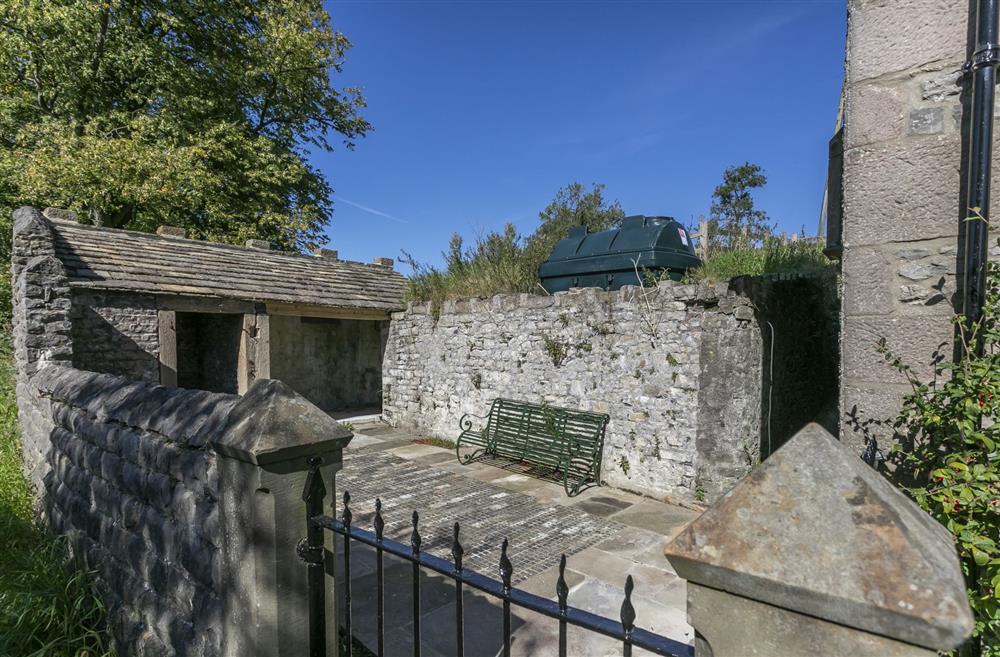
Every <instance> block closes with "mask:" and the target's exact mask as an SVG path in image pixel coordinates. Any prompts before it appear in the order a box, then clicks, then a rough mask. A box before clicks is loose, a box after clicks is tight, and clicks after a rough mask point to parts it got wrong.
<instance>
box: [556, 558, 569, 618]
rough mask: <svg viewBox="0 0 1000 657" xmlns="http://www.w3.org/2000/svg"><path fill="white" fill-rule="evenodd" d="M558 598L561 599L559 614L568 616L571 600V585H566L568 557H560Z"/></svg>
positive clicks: (557, 584) (557, 582)
mask: <svg viewBox="0 0 1000 657" xmlns="http://www.w3.org/2000/svg"><path fill="white" fill-rule="evenodd" d="M556 597H558V598H559V613H560V614H562V615H563V616H565V615H566V607H567V606H568V604H567V600H568V598H569V584H567V583H566V555H565V554H564V555H562V556H561V557H559V579H558V580H556Z"/></svg>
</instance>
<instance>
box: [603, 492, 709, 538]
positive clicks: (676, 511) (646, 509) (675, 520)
mask: <svg viewBox="0 0 1000 657" xmlns="http://www.w3.org/2000/svg"><path fill="white" fill-rule="evenodd" d="M699 515H701V514H700V513H699V512H698V511H693V510H691V509H686V508H684V507H680V506H674V505H672V504H664V503H662V502H656V501H654V500H647V501H644V502H640V503H638V504H634V505H632V506H631V507H629V508H628V509H625V510H623V511H620V512H619V513H616V514H614V515H613V516H610V518H611V519H612V520H614V521H615V522H620V523H622V524H623V525H630V526H632V527H640V528H642V529H646V530H650V531H654V532H656V533H658V534H660V535H661V536H663V537H664V538H665V539H666V540H667V541H669V540H670V539H671V538H673V537H674V536H676V535H677V534H679V533H680V532H681V530H682V529H684V528H685V527H687V526H688V524H689V523H690V522H691V521H693V520H694V519H695V518H697V517H698V516H699Z"/></svg>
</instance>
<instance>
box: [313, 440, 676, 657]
mask: <svg viewBox="0 0 1000 657" xmlns="http://www.w3.org/2000/svg"><path fill="white" fill-rule="evenodd" d="M320 464H321V462H320V461H319V460H318V459H317V460H313V461H311V462H310V466H311V467H310V471H309V474H308V476H307V478H306V483H305V487H304V489H303V491H302V499H303V501H304V502H305V507H306V520H307V523H308V525H307V526H308V533H307V535H306V538H304V539H302V541H301V542H300V543H299V547H298V553H299V557H300V558H301V559H302V561H304V562H305V563H306V564H308V567H309V579H308V581H309V584H308V593H307V595H308V600H309V655H310V657H327V655H326V645H327V644H326V638H327V636H326V633H327V628H326V590H325V587H326V586H327V584H326V581H325V578H326V571H325V568H324V554H325V549H324V545H323V544H324V531H326V530H329V531H331V532H333V533H334V534H335V535H339V536H341V537H343V565H344V578H343V582H342V584H341V585H342V586H343V591H344V604H345V609H344V633H345V635H346V637H347V640H346V641H345V642H344V644H346V653H347V655H348V657H350V656H351V653H352V645H351V644H352V640H351V639H352V637H353V634H352V624H353V620H354V619H353V618H352V609H351V543H352V541H357V542H358V543H361V544H363V545H367V546H370V547H372V548H374V549H375V567H376V596H377V600H376V618H375V622H376V636H377V647H376V654H377V655H378V656H379V657H384V655H385V613H384V600H385V588H384V580H383V572H384V564H383V560H384V556H385V555H386V554H389V555H392V556H395V557H399V558H401V559H403V560H405V561H408V562H409V563H410V564H411V565H412V568H413V577H412V596H413V619H412V627H413V655H414V657H420V569H421V568H426V569H427V570H430V571H433V572H435V573H438V574H440V575H443V576H445V577H447V578H450V579H451V580H453V581H454V583H455V627H456V636H455V655H456V656H457V657H464V655H465V618H464V606H463V591H464V588H465V587H466V586H470V587H472V588H473V589H476V590H479V591H482V592H483V593H486V594H487V595H489V596H490V597H492V598H495V599H497V600H499V601H500V602H501V604H502V613H501V622H502V624H503V652H502V654H503V655H504V657H509V656H510V649H511V606H514V607H519V608H522V609H526V610H529V611H532V612H536V613H538V614H541V615H543V616H545V617H548V618H551V619H552V620H553V621H555V622H557V623H558V624H559V655H560V657H566V654H567V652H566V650H567V647H566V646H567V628H568V626H570V625H572V626H574V627H578V628H582V629H584V630H587V631H590V632H595V633H597V634H600V635H603V636H607V637H611V638H612V639H616V640H618V641H621V643H622V654H623V655H624V656H625V657H631V655H632V647H633V646H638V647H639V648H642V649H645V650H648V651H650V652H652V653H654V654H656V655H663V656H665V657H694V649H693V648H692V647H691V646H689V645H687V644H684V643H680V642H679V641H675V640H673V639H669V638H667V637H664V636H660V635H658V634H654V633H652V632H648V631H646V630H643V629H641V628H637V627H636V626H635V619H636V614H635V608H634V607H633V606H632V590H633V587H634V583H633V580H632V576H631V575H629V576H628V577H626V579H625V597H624V599H623V601H622V606H621V614H620V618H619V619H618V620H613V619H611V618H605V617H603V616H599V615H597V614H593V613H590V612H587V611H584V610H582V609H578V608H576V607H571V606H570V605H569V603H568V597H569V586H568V585H567V583H566V578H565V576H564V575H565V570H566V555H565V554H564V555H562V557H561V558H560V560H559V579H558V580H557V583H556V601H552V600H549V599H547V598H543V597H541V596H538V595H534V594H532V593H528V592H527V591H522V590H520V589H517V588H515V587H513V586H511V577H512V575H513V573H514V566H513V564H512V563H511V561H510V559H509V558H508V557H507V539H504V541H503V544H502V545H501V548H500V563H499V566H498V571H499V574H500V579H499V580H496V579H493V578H491V577H487V576H486V575H483V574H481V573H478V572H476V571H474V570H469V569H467V568H464V567H463V565H462V558H463V556H464V552H465V550H464V549H463V547H462V543H461V541H460V540H459V533H460V529H461V528H460V527H459V524H458V523H457V522H456V523H455V526H454V529H453V533H452V544H451V556H452V560H451V561H448V560H446V559H441V558H440V557H436V556H434V555H433V554H429V553H427V552H424V551H422V550H421V542H422V539H421V536H420V530H419V527H418V524H419V515H418V513H417V512H416V511H414V512H413V516H412V531H411V533H410V544H409V545H408V546H407V545H404V544H402V543H399V542H396V541H393V540H392V539H389V538H385V537H384V536H383V531H384V529H385V520H384V519H383V517H382V503H381V500H378V499H376V501H375V517H374V521H373V523H372V525H373V527H372V529H374V531H367V530H364V529H361V528H359V527H356V526H354V525H353V524H352V520H353V513H352V511H351V508H350V500H351V497H350V494H349V493H347V492H345V493H344V496H343V502H344V508H343V512H342V515H341V518H340V519H337V518H332V517H330V516H325V515H322V513H323V499H324V498H325V497H326V486H325V485H324V483H323V477H322V474H321V473H320V471H319V466H320ZM334 572H336V569H334Z"/></svg>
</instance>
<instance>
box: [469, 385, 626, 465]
mask: <svg viewBox="0 0 1000 657" xmlns="http://www.w3.org/2000/svg"><path fill="white" fill-rule="evenodd" d="M607 423H608V416H607V415H602V414H599V413H591V412H588V411H578V410H574V409H569V408H561V407H558V406H547V405H542V404H531V403H527V402H520V401H514V400H510V399H502V398H500V399H496V400H494V402H493V405H492V406H491V408H490V416H489V420H488V421H487V433H488V434H489V441H490V443H491V444H492V446H493V451H494V452H495V453H496V454H498V455H500V456H505V457H509V458H516V459H519V460H525V459H526V458H527V457H528V456H529V455H530V456H531V457H532V458H531V460H538V461H543V462H544V463H545V464H546V465H550V464H551V465H558V464H559V463H560V462H562V461H563V459H564V457H565V454H566V450H567V448H569V452H570V454H571V455H577V456H578V455H580V453H581V452H583V453H590V452H593V451H595V450H596V449H598V448H599V447H600V444H601V442H602V440H603V437H604V429H605V426H606V425H607ZM550 462H551V463H550Z"/></svg>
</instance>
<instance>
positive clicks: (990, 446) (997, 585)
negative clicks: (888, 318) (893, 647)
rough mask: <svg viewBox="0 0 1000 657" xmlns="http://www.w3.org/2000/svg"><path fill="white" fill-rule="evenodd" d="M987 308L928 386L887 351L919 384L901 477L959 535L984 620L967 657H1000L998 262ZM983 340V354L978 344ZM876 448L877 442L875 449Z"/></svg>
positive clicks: (901, 449)
mask: <svg viewBox="0 0 1000 657" xmlns="http://www.w3.org/2000/svg"><path fill="white" fill-rule="evenodd" d="M989 272H990V275H989V286H988V291H987V299H986V306H985V308H984V312H983V316H982V318H981V320H980V321H979V322H978V323H977V324H976V325H975V326H973V327H972V328H971V329H967V328H966V327H965V319H964V318H963V317H962V316H958V317H956V319H955V323H956V326H957V332H958V334H959V344H958V348H959V352H960V357H959V358H958V359H956V360H955V361H951V360H949V359H947V358H944V357H943V356H942V355H940V354H938V355H936V356H935V359H934V362H935V376H934V378H933V380H931V381H930V382H923V381H921V380H919V378H918V377H917V376H916V375H915V374H914V373H913V371H912V369H911V368H910V366H909V365H907V364H906V363H904V362H903V361H902V360H901V359H900V358H898V357H897V356H896V355H895V354H893V353H892V351H891V350H890V349H889V348H888V347H887V346H886V343H885V340H884V339H883V340H881V341H880V342H879V350H880V352H881V353H882V354H883V356H884V357H885V359H886V361H887V362H888V363H889V364H890V365H891V366H893V367H895V368H896V369H897V370H899V371H900V372H902V373H903V374H904V375H905V376H906V377H907V379H908V380H909V382H910V384H911V386H912V392H911V393H910V394H909V395H908V396H907V397H906V398H905V401H904V404H903V408H902V411H901V413H900V414H899V416H898V417H897V418H896V419H895V420H894V421H893V423H892V426H893V428H894V430H895V432H896V441H897V442H896V444H895V445H894V447H893V451H892V454H891V456H890V458H889V461H890V463H891V464H893V465H894V466H895V468H894V471H893V478H894V479H895V480H896V481H898V482H900V485H901V486H902V487H903V489H904V490H905V491H906V492H907V493H909V495H910V496H911V497H913V499H914V500H916V502H917V504H919V505H920V506H921V508H923V509H924V510H925V511H927V512H928V513H929V514H931V515H932V516H933V517H934V518H935V519H937V520H938V521H939V522H940V523H941V524H943V525H944V526H945V527H947V528H948V530H949V531H950V532H951V533H952V534H954V535H955V539H956V543H957V546H958V553H959V557H960V559H961V562H962V569H963V571H964V573H965V577H966V581H967V584H968V593H969V603H970V605H971V606H972V609H973V611H974V613H975V616H976V629H975V636H976V637H977V640H978V645H975V643H974V642H972V645H970V646H967V647H966V648H965V649H964V651H963V654H981V655H984V656H989V657H998V656H1000V548H998V543H1000V452H998V446H1000V423H998V422H997V420H998V416H1000V266H998V265H997V264H996V263H990V269H989ZM976 341H981V343H982V345H983V350H982V355H979V354H977V351H976V349H975V348H974V346H973V345H975V344H976ZM874 445H875V444H874V443H870V448H871V447H873V446H874Z"/></svg>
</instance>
